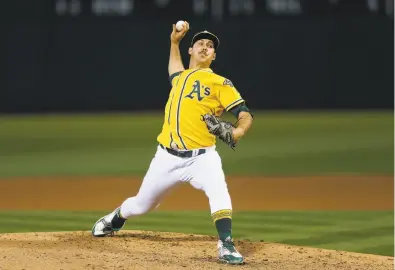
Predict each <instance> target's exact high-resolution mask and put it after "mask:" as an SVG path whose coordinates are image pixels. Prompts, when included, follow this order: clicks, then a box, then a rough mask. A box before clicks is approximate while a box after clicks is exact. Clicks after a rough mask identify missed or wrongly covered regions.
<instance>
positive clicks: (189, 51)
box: [188, 47, 192, 55]
mask: <svg viewBox="0 0 395 270" xmlns="http://www.w3.org/2000/svg"><path fill="white" fill-rule="evenodd" d="M188 53H189V55H191V54H192V48H191V47H189V49H188Z"/></svg>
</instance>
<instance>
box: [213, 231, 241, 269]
mask: <svg viewBox="0 0 395 270" xmlns="http://www.w3.org/2000/svg"><path fill="white" fill-rule="evenodd" d="M217 248H218V259H219V260H220V262H223V263H227V264H243V263H244V259H243V256H241V254H240V253H239V252H238V251H237V250H236V248H235V244H234V243H233V240H232V239H231V238H230V237H228V238H226V239H225V241H221V240H219V241H218V245H217Z"/></svg>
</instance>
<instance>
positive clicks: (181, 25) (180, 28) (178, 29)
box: [176, 21, 185, 31]
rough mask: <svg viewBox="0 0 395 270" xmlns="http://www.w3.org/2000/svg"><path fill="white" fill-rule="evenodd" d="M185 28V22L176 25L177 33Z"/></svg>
mask: <svg viewBox="0 0 395 270" xmlns="http://www.w3.org/2000/svg"><path fill="white" fill-rule="evenodd" d="M184 26H185V22H184V21H178V22H177V23H176V29H177V31H181V30H182V29H184Z"/></svg>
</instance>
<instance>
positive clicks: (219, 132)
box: [203, 113, 236, 150]
mask: <svg viewBox="0 0 395 270" xmlns="http://www.w3.org/2000/svg"><path fill="white" fill-rule="evenodd" d="M203 121H204V122H205V123H206V125H207V128H208V131H209V132H210V133H211V134H213V135H215V136H216V137H218V138H219V139H221V140H222V141H223V142H224V143H226V144H227V145H228V146H229V147H230V148H232V149H233V150H234V148H235V147H236V142H235V141H234V138H233V131H232V130H233V128H235V126H234V125H233V124H232V123H230V122H227V121H224V120H221V119H220V118H218V117H216V116H215V115H212V114H209V113H207V114H205V115H203Z"/></svg>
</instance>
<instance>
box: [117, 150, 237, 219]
mask: <svg viewBox="0 0 395 270" xmlns="http://www.w3.org/2000/svg"><path fill="white" fill-rule="evenodd" d="M205 149H206V153H204V154H201V155H198V156H193V157H190V158H180V157H177V156H174V155H172V154H169V153H168V152H167V151H166V150H164V149H162V148H161V147H160V146H158V149H157V151H156V154H155V156H154V158H153V159H152V161H151V164H150V166H149V169H148V171H147V173H146V175H145V177H144V179H143V182H142V184H141V187H140V190H139V192H138V193H137V195H136V196H134V197H130V198H128V199H126V200H125V201H124V202H123V203H122V205H121V215H122V217H124V218H129V217H131V216H138V215H142V214H145V213H147V212H148V211H150V210H152V209H154V208H156V207H158V206H159V204H160V202H161V200H162V199H163V198H164V196H165V195H166V193H167V192H168V191H170V190H171V189H172V188H173V187H175V186H176V185H177V184H180V183H185V182H189V183H190V184H191V185H192V186H193V187H194V188H196V189H199V190H203V191H204V192H205V194H206V196H207V197H208V199H209V204H210V209H211V214H213V213H215V212H217V211H219V210H223V209H230V210H232V203H231V199H230V195H229V192H228V187H227V184H226V181H225V175H224V172H223V170H222V162H221V158H220V156H219V154H218V152H217V151H216V150H215V146H213V147H209V148H205ZM194 152H195V153H197V150H194ZM186 199H187V198H186Z"/></svg>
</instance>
